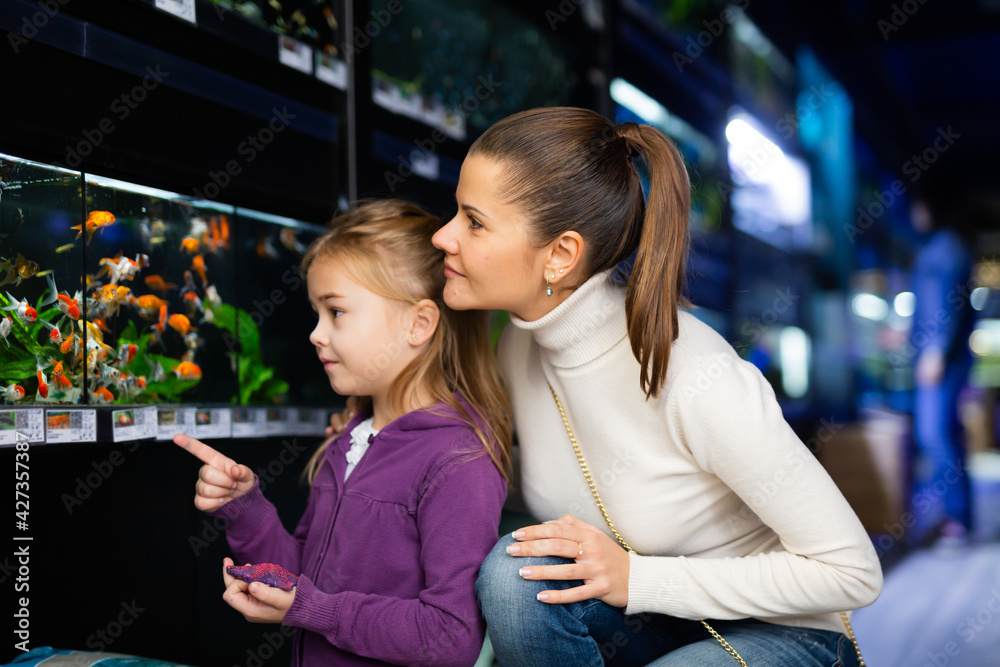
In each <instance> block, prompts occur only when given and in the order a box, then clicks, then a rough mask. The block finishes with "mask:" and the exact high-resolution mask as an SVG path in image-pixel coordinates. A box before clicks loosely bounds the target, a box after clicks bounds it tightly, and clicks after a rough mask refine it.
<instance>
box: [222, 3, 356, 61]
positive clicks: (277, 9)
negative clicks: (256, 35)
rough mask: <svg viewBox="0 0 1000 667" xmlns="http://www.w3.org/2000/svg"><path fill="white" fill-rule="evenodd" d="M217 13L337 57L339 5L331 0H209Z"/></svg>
mask: <svg viewBox="0 0 1000 667" xmlns="http://www.w3.org/2000/svg"><path fill="white" fill-rule="evenodd" d="M211 1H212V3H213V4H215V5H216V6H217V7H218V8H219V10H220V11H231V12H234V13H236V14H238V15H239V16H242V17H243V18H244V19H246V20H248V21H250V22H251V23H256V24H257V25H260V26H263V27H265V28H269V29H270V30H273V31H274V32H276V33H278V34H279V35H286V36H288V37H292V38H294V39H297V40H299V41H300V42H303V43H304V44H306V45H308V46H310V47H312V48H314V49H316V50H317V51H320V52H322V53H325V54H327V55H329V56H337V55H339V49H338V46H337V45H338V44H339V43H340V40H339V39H338V36H339V35H340V21H339V20H338V17H337V11H338V8H339V3H335V2H334V1H333V0H298V1H294V0H281V2H278V0H266V1H265V0H211Z"/></svg>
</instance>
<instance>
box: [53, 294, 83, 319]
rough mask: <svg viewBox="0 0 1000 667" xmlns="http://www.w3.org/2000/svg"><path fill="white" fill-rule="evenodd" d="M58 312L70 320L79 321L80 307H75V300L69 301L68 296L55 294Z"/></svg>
mask: <svg viewBox="0 0 1000 667" xmlns="http://www.w3.org/2000/svg"><path fill="white" fill-rule="evenodd" d="M56 298H57V299H58V306H59V310H61V311H62V312H63V314H64V315H66V316H68V317H69V319H71V320H78V319H80V306H78V305H77V303H76V299H71V298H70V296H69V294H57V295H56Z"/></svg>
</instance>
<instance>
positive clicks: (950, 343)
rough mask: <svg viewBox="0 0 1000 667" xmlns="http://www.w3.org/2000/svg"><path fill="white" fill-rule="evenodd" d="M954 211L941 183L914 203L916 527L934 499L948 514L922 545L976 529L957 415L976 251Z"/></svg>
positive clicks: (968, 360)
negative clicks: (967, 241) (968, 242)
mask: <svg viewBox="0 0 1000 667" xmlns="http://www.w3.org/2000/svg"><path fill="white" fill-rule="evenodd" d="M955 213H956V202H955V201H954V200H953V199H952V198H951V197H949V196H948V195H947V194H946V193H944V192H943V191H942V190H941V189H940V188H935V189H930V188H928V189H927V190H925V191H923V192H921V193H919V194H918V195H917V197H915V198H914V200H913V203H912V204H911V207H910V219H911V223H912V225H913V228H914V230H915V231H916V232H917V234H918V236H919V240H918V246H917V252H916V255H915V257H914V262H913V277H912V278H913V293H914V296H915V297H916V309H915V311H914V313H913V328H912V330H911V342H912V344H913V349H914V350H915V355H916V356H915V367H914V381H915V384H916V388H915V392H914V406H913V413H914V414H913V421H914V437H915V440H916V445H917V453H918V459H917V479H916V480H915V481H916V482H917V483H916V484H915V485H914V489H915V491H916V492H915V494H914V496H913V499H912V503H911V506H912V507H911V508H912V510H913V511H914V512H915V513H916V514H917V516H918V525H919V524H920V523H922V522H920V520H919V517H920V515H922V514H924V515H925V514H926V513H927V512H928V511H936V509H937V508H936V507H935V505H936V504H938V503H940V504H941V506H942V507H941V511H942V512H943V515H942V517H941V518H940V520H939V521H937V522H936V523H934V524H932V527H931V528H930V529H927V530H925V531H924V532H923V534H919V533H918V534H917V535H916V536H915V538H916V540H917V541H919V542H921V543H923V544H932V543H937V544H964V543H966V542H967V541H968V540H969V537H970V535H971V534H972V494H971V490H970V483H969V476H968V474H967V472H966V468H965V458H966V457H965V443H964V437H963V432H962V425H961V422H960V421H959V416H958V397H959V393H960V392H961V391H962V388H963V387H964V386H965V382H966V380H967V379H968V375H969V370H970V368H971V366H972V354H971V352H970V349H969V336H970V334H971V332H972V322H973V309H972V305H971V302H970V300H969V293H970V291H971V287H970V278H971V273H972V253H971V252H970V250H969V246H968V245H967V243H966V241H965V239H963V237H962V235H961V234H960V233H959V232H958V231H957V230H956V229H955V228H953V226H952V224H951V223H957V222H960V221H959V220H958V217H959V216H957V215H955ZM921 481H923V482H924V484H923V485H921V484H920V482H921Z"/></svg>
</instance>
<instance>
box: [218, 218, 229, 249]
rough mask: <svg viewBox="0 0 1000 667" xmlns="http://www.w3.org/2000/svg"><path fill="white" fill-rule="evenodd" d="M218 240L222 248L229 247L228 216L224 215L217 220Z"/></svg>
mask: <svg viewBox="0 0 1000 667" xmlns="http://www.w3.org/2000/svg"><path fill="white" fill-rule="evenodd" d="M219 240H220V241H221V242H222V247H223V248H227V249H228V248H229V218H227V217H226V216H222V218H221V219H220V220H219Z"/></svg>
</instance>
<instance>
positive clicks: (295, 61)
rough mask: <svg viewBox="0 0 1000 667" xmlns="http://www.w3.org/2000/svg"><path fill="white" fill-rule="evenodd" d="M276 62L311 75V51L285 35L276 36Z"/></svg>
mask: <svg viewBox="0 0 1000 667" xmlns="http://www.w3.org/2000/svg"><path fill="white" fill-rule="evenodd" d="M278 62H280V63H281V64H282V65H288V66H289V67H291V68H293V69H297V70H299V71H300V72H305V73H306V74H312V67H313V57H312V49H311V48H310V47H308V46H306V45H305V44H303V43H302V42H299V41H296V40H294V39H292V38H291V37H287V36H285V35H278Z"/></svg>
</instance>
